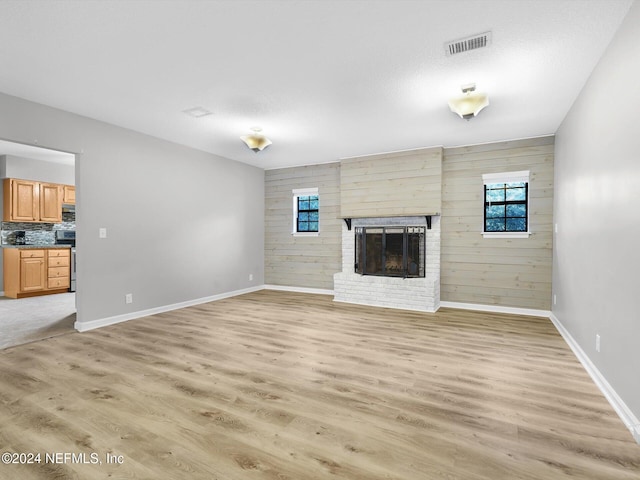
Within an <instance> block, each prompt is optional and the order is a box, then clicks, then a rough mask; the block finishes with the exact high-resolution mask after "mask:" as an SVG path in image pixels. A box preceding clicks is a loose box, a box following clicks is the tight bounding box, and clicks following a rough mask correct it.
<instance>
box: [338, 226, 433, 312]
mask: <svg viewBox="0 0 640 480" xmlns="http://www.w3.org/2000/svg"><path fill="white" fill-rule="evenodd" d="M421 226H424V227H425V228H424V229H418V228H415V227H421ZM430 226H431V228H426V227H427V220H426V218H425V217H424V216H417V217H389V218H385V217H382V218H354V219H353V220H352V222H351V228H349V227H348V226H347V225H346V223H345V224H343V226H342V271H341V272H339V273H336V274H335V275H334V277H333V282H334V300H335V301H337V302H346V303H357V304H363V305H371V306H378V307H388V308H399V309H404V310H418V311H421V312H435V311H437V310H438V308H439V307H440V217H439V216H437V215H435V216H432V217H431V222H430ZM362 227H364V228H362ZM403 230H404V231H405V232H410V233H409V234H411V232H424V245H420V246H416V245H415V241H416V239H415V238H413V239H411V237H410V239H411V241H412V242H413V243H414V246H413V251H414V252H417V251H418V249H419V250H420V255H423V256H424V258H423V260H424V266H422V264H421V262H422V258H421V260H420V262H417V263H418V264H419V265H418V266H417V267H412V266H411V265H412V264H413V263H416V261H415V259H413V258H411V253H410V254H409V257H410V258H409V260H407V259H405V260H404V273H399V274H398V273H395V274H394V272H397V271H398V270H397V269H398V268H399V267H398V265H401V264H402V263H401V262H400V260H398V259H396V257H395V255H394V257H393V258H391V259H387V260H386V262H385V264H386V267H387V268H386V271H387V272H392V274H388V273H387V274H384V273H383V272H384V271H385V268H384V267H383V268H380V267H379V266H378V267H377V268H375V269H372V268H366V269H364V268H363V267H362V265H361V263H362V259H363V257H362V253H361V252H357V250H358V249H359V248H362V247H358V248H357V245H356V232H358V235H362V232H363V231H371V232H376V233H378V232H384V231H387V232H401V231H403ZM396 236H397V235H396ZM420 242H422V238H421V239H420ZM358 245H362V244H361V243H358ZM406 245H407V241H406V240H405V252H406V251H407V247H406ZM410 248H411V247H410ZM410 248H409V249H410ZM357 256H358V257H359V258H357ZM416 256H417V253H414V254H413V257H416ZM359 262H360V264H359ZM370 263H371V260H370ZM377 263H378V264H379V263H380V262H379V261H378V262H377ZM356 270H358V271H359V272H361V273H357V271H356ZM416 272H418V273H417V274H416ZM422 274H424V276H422Z"/></svg>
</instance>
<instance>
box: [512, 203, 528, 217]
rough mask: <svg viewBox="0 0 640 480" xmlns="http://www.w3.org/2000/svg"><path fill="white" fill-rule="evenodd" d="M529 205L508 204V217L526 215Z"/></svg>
mask: <svg viewBox="0 0 640 480" xmlns="http://www.w3.org/2000/svg"><path fill="white" fill-rule="evenodd" d="M526 216H527V207H526V205H525V204H518V205H507V217H526Z"/></svg>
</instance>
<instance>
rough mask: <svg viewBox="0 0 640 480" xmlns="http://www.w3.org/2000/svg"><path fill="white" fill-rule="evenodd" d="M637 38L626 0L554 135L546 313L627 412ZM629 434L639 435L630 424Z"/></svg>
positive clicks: (639, 102)
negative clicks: (551, 297)
mask: <svg viewBox="0 0 640 480" xmlns="http://www.w3.org/2000/svg"><path fill="white" fill-rule="evenodd" d="M639 45H640V4H639V3H638V2H635V3H634V4H633V6H632V7H631V10H630V11H629V13H628V15H627V17H626V18H625V20H624V22H623V24H622V26H621V28H620V30H619V31H618V33H617V34H616V36H615V37H614V39H613V41H612V43H611V44H610V45H609V48H608V50H607V51H606V52H605V54H604V56H603V57H602V59H601V60H600V62H599V64H598V65H597V67H596V69H595V70H594V72H593V74H592V75H591V77H590V78H589V80H588V81H587V83H586V85H585V86H584V89H583V90H582V92H581V93H580V95H579V96H578V99H577V100H576V102H575V104H574V105H573V107H572V108H571V110H570V112H569V114H568V115H567V117H566V118H565V120H564V121H563V123H562V125H561V127H560V129H559V130H558V132H557V134H556V166H555V202H554V217H555V218H554V222H555V223H556V224H557V226H558V233H557V234H555V239H554V241H555V247H554V260H553V293H554V294H555V295H556V296H557V305H555V306H553V314H554V315H555V317H556V318H557V319H558V320H559V321H560V322H561V323H562V324H563V325H564V327H565V328H566V329H567V330H568V331H569V333H570V334H571V336H572V337H573V338H574V339H575V341H576V342H577V343H578V344H579V346H580V347H581V348H582V350H583V351H584V352H585V354H586V355H587V356H588V357H589V359H590V360H591V362H592V363H593V364H594V365H595V366H596V368H597V369H598V370H599V371H600V373H602V375H603V376H604V377H605V379H606V381H607V382H608V383H609V384H610V385H611V386H612V387H613V389H614V390H615V391H616V392H617V394H618V395H619V396H620V397H621V399H622V400H623V402H624V403H626V406H627V407H628V408H629V409H630V410H631V411H632V412H633V414H634V415H635V417H636V418H640V373H639V372H640V279H639V273H640V249H639V245H640V212H639V211H638V208H639V207H640V186H639V183H640V127H639V126H638V112H639V111H640V89H638V87H637V85H636V83H637V80H638V79H639V78H640V53H639V52H640V51H639V50H638V48H639V47H638V46H639ZM596 334H599V335H600V337H601V351H600V352H599V353H598V352H596V349H595V343H596V340H595V339H596ZM637 432H638V438H640V426H638V430H637Z"/></svg>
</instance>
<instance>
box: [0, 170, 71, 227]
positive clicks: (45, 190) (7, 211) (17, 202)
mask: <svg viewBox="0 0 640 480" xmlns="http://www.w3.org/2000/svg"><path fill="white" fill-rule="evenodd" d="M3 188H4V208H3V217H2V218H3V220H4V221H5V222H49V223H59V222H61V221H62V193H63V189H62V185H57V184H54V183H45V182H34V181H32V180H19V179H15V178H6V179H5V180H4V181H3Z"/></svg>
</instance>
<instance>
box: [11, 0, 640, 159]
mask: <svg viewBox="0 0 640 480" xmlns="http://www.w3.org/2000/svg"><path fill="white" fill-rule="evenodd" d="M631 3H632V0H553V1H551V0H548V1H546V0H517V1H516V0H486V1H478V0H421V1H402V0H388V1H375V0H366V1H358V0H352V1H346V0H341V1H331V0H325V1H318V0H316V1H314V0H308V1H293V0H292V1H286V0H280V1H276V0H271V1H270V0H261V1H237V0H229V1H227V0H218V1H197V0H182V1H157V0H137V1H126V2H125V1H111V0H102V1H90V2H89V1H85V2H81V1H60V0H50V1H45V0H42V1H28V2H27V1H23V0H0V65H2V68H1V69H0V91H2V92H4V93H7V94H10V95H15V96H18V97H22V98H26V99H29V100H33V101H36V102H39V103H43V104H46V105H50V106H54V107H58V108H61V109H64V110H67V111H71V112H75V113H78V114H80V115H85V116H88V117H92V118H96V119H99V120H102V121H105V122H109V123H113V124H116V125H120V126H123V127H126V128H130V129H133V130H137V131H140V132H144V133H148V134H150V135H154V136H156V137H160V138H164V139H167V140H171V141H174V142H177V143H180V144H184V145H188V146H191V147H194V148H198V149H201V150H205V151H208V152H211V153H215V154H218V155H222V156H224V157H227V158H231V159H234V160H238V161H241V162H245V163H249V164H252V165H256V166H260V167H264V168H277V167H283V166H292V165H303V164H313V163H324V162H332V161H336V160H338V159H340V158H343V157H349V156H357V155H365V154H373V153H379V152H388V151H395V150H404V149H412V148H419V147H428V146H434V145H444V146H457V145H466V144H473V143H483V142H491V141H499V140H507V139H515V138H522V137H531V136H539V135H546V134H552V133H554V132H555V131H556V129H557V128H558V126H559V124H560V123H561V121H562V120H563V118H564V116H565V115H566V113H567V111H568V110H569V108H570V106H571V104H572V103H573V101H574V100H575V98H576V96H577V95H578V93H579V91H580V89H581V88H582V86H583V85H584V83H585V81H586V80H587V78H588V76H589V75H590V73H591V71H592V70H593V68H594V66H595V65H596V63H597V62H598V60H599V58H600V57H601V55H602V54H603V52H604V50H605V48H606V47H607V45H608V43H609V42H610V40H611V38H612V36H613V34H614V33H615V31H616V30H617V28H618V27H619V25H620V23H621V21H622V19H623V18H624V15H625V14H626V13H627V11H628V9H629V7H630V5H631ZM488 30H490V31H492V32H493V44H492V45H491V46H490V47H489V48H486V49H483V50H475V51H471V52H466V53H463V54H460V55H456V56H452V57H448V56H446V55H445V53H444V47H443V44H444V43H445V42H446V41H449V40H454V39H458V38H461V37H466V36H469V35H472V34H476V33H481V32H485V31H488ZM470 82H476V83H477V86H478V90H479V91H484V92H486V93H488V94H489V97H490V102H491V105H490V106H489V107H487V108H486V109H485V110H484V111H483V112H482V113H481V114H480V115H479V116H478V117H477V118H475V119H472V120H471V121H469V122H467V121H464V120H462V119H460V118H459V117H457V116H455V115H454V114H453V113H451V112H450V111H449V109H448V106H447V100H448V99H449V98H450V97H452V96H455V95H457V94H458V93H459V91H460V86H461V85H462V84H466V83H470ZM192 107H204V108H206V109H208V110H210V111H211V112H212V115H209V116H206V117H203V118H199V119H197V118H192V117H189V116H187V115H186V114H185V113H183V110H186V109H189V108H192ZM256 125H258V126H261V127H262V128H263V131H264V133H265V134H266V135H267V136H268V137H269V138H270V139H271V140H272V141H273V145H272V146H270V147H269V148H268V149H267V150H265V151H263V152H261V153H258V154H255V153H253V152H251V151H250V150H248V149H247V148H246V147H245V146H244V144H242V143H241V141H240V140H239V136H240V135H243V134H246V133H248V132H249V129H250V128H251V127H253V126H256ZM0 153H2V152H0Z"/></svg>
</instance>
